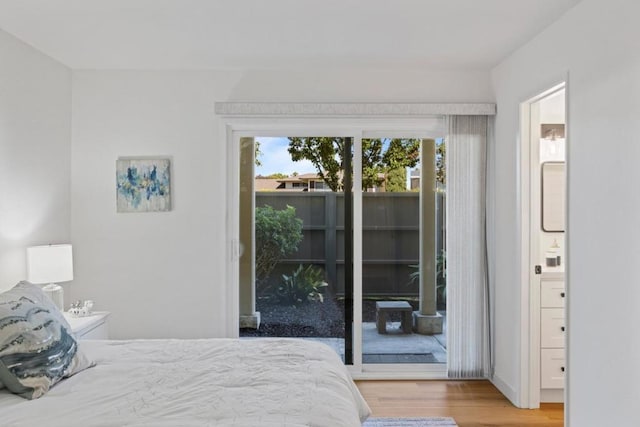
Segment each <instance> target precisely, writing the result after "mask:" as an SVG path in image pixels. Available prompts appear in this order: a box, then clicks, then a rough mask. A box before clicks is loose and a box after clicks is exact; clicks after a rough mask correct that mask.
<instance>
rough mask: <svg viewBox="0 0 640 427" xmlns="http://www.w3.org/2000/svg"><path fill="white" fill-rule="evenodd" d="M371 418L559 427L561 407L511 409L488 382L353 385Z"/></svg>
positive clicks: (472, 426) (477, 426) (462, 424)
mask: <svg viewBox="0 0 640 427" xmlns="http://www.w3.org/2000/svg"><path fill="white" fill-rule="evenodd" d="M356 383H357V384H358V388H359V389H360V392H361V393H362V395H363V396H364V398H365V399H366V400H367V403H369V406H370V407H371V410H372V411H373V416H374V417H438V416H439V417H453V418H454V419H455V420H456V422H457V423H458V425H459V426H460V427H480V426H482V427H486V426H514V427H515V426H540V427H542V426H544V427H562V426H563V424H564V423H563V412H564V408H563V405H562V404H554V403H548V404H543V405H542V407H541V409H518V408H516V407H514V406H513V405H512V404H511V403H510V402H509V401H508V400H507V399H506V398H505V397H504V396H503V395H502V394H501V393H500V392H499V391H498V390H497V389H496V388H495V387H494V386H493V384H491V383H490V382H489V381H357V382H356Z"/></svg>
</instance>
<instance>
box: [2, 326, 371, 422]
mask: <svg viewBox="0 0 640 427" xmlns="http://www.w3.org/2000/svg"><path fill="white" fill-rule="evenodd" d="M81 343H82V346H83V347H84V349H85V351H86V352H87V353H88V354H89V356H90V357H92V358H93V359H94V360H95V361H96V362H97V366H96V367H94V368H90V369H88V370H86V371H84V372H81V373H79V374H77V375H75V376H73V377H71V378H68V379H66V380H64V381H62V382H61V383H59V384H58V385H56V386H55V387H53V388H52V389H51V390H50V391H49V393H47V394H46V395H45V396H44V397H42V398H40V399H37V400H31V401H29V400H25V399H23V398H21V397H17V396H14V395H12V394H10V393H8V392H7V391H6V390H0V425H2V426H3V427H8V426H30V427H31V426H47V427H49V426H51V427H54V426H64V427H70V426H83V427H91V426H184V427H187V426H247V427H249V426H250V427H259V426H327V427H329V426H330V427H340V426H360V425H361V421H363V420H364V419H365V418H366V417H367V416H368V415H369V413H370V411H369V407H368V406H367V404H366V402H365V401H364V399H363V398H362V396H361V395H360V393H359V391H358V389H357V388H356V386H355V384H354V383H353V381H351V379H350V377H349V374H348V372H347V370H346V368H345V367H344V365H343V364H342V362H341V361H340V359H339V358H338V356H337V355H336V353H335V352H334V351H333V350H331V349H330V348H329V347H327V346H325V345H323V344H319V343H315V342H308V341H303V340H287V339H249V340H233V339H209V340H136V341H81Z"/></svg>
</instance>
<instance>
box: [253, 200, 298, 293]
mask: <svg viewBox="0 0 640 427" xmlns="http://www.w3.org/2000/svg"><path fill="white" fill-rule="evenodd" d="M255 233H256V236H255V243H256V267H255V268H256V281H257V283H258V284H262V283H264V282H265V280H266V279H267V278H268V277H269V275H270V274H271V272H272V271H273V269H274V268H275V266H276V264H278V262H280V260H281V259H282V258H284V257H286V256H287V255H289V254H291V253H294V252H295V251H297V250H298V245H299V244H300V242H301V241H302V220H301V219H300V218H297V217H296V208H294V207H293V206H287V207H286V209H282V210H276V209H273V208H272V207H271V206H269V205H265V206H263V207H258V208H256V211H255Z"/></svg>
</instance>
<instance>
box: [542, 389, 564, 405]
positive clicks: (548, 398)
mask: <svg viewBox="0 0 640 427" xmlns="http://www.w3.org/2000/svg"><path fill="white" fill-rule="evenodd" d="M540 403H564V389H562V388H554V389H548V388H547V389H542V390H540Z"/></svg>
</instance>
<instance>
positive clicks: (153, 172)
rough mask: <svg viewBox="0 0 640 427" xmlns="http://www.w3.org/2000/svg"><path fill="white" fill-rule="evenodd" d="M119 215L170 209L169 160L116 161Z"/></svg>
mask: <svg viewBox="0 0 640 427" xmlns="http://www.w3.org/2000/svg"><path fill="white" fill-rule="evenodd" d="M116 182H117V195H118V196H117V205H118V212H162V211H169V210H171V175H170V173H169V159H130V158H121V159H118V160H117V161H116Z"/></svg>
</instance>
